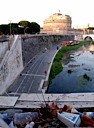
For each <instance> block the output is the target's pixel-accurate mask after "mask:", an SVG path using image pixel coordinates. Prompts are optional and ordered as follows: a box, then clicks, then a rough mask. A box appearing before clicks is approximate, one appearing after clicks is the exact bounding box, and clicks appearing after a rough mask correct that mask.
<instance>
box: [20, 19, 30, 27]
mask: <svg viewBox="0 0 94 128" xmlns="http://www.w3.org/2000/svg"><path fill="white" fill-rule="evenodd" d="M29 24H30V22H29V21H27V20H21V21H20V22H19V23H18V25H20V26H21V27H23V28H26V27H28V26H29Z"/></svg>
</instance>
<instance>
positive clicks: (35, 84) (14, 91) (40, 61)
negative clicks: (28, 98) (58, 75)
mask: <svg viewBox="0 0 94 128" xmlns="http://www.w3.org/2000/svg"><path fill="white" fill-rule="evenodd" d="M57 51H58V50H57V48H56V46H54V47H53V48H52V49H48V50H46V51H45V52H44V53H41V54H38V55H37V56H36V57H35V58H34V60H31V61H30V62H29V63H28V65H26V67H25V68H24V70H23V71H22V72H21V75H19V76H18V78H17V79H16V80H15V82H14V83H13V84H12V85H11V86H10V87H9V88H8V90H7V93H8V94H9V95H13V96H16V95H18V94H21V93H39V92H40V93H41V91H42V84H43V83H42V81H43V80H44V81H45V80H46V81H47V79H48V76H49V73H50V68H51V64H52V60H53V58H54V56H55V54H56V53H57ZM45 71H46V73H45Z"/></svg>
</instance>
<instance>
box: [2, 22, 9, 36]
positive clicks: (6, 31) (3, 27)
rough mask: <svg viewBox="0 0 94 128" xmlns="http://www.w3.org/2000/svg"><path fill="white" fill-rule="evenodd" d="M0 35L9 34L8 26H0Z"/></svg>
mask: <svg viewBox="0 0 94 128" xmlns="http://www.w3.org/2000/svg"><path fill="white" fill-rule="evenodd" d="M0 33H2V34H5V35H6V34H9V26H8V25H7V24H2V25H0Z"/></svg>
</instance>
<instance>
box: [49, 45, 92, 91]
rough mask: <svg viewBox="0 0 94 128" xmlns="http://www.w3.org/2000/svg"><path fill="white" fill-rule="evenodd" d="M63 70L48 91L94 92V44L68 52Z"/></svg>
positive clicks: (63, 61) (63, 62) (63, 59)
mask: <svg viewBox="0 0 94 128" xmlns="http://www.w3.org/2000/svg"><path fill="white" fill-rule="evenodd" d="M62 65H63V70H62V72H60V73H59V74H58V75H57V76H56V77H55V78H54V79H53V80H52V83H51V84H50V85H49V88H48V93H88V92H94V45H93V44H91V45H84V46H82V47H81V48H79V49H78V50H75V51H70V52H67V53H66V54H65V55H64V57H63V58H62Z"/></svg>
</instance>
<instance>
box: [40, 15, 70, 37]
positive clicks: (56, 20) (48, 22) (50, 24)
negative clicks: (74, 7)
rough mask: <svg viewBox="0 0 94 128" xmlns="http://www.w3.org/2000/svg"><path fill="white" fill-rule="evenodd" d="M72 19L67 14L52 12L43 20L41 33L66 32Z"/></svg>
mask: <svg viewBox="0 0 94 128" xmlns="http://www.w3.org/2000/svg"><path fill="white" fill-rule="evenodd" d="M71 25H72V20H71V17H70V16H69V15H62V14H61V13H54V14H53V15H51V16H49V17H48V18H47V19H45V20H44V22H43V30H42V32H43V33H51V34H52V33H63V34H68V31H69V30H70V29H71Z"/></svg>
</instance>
